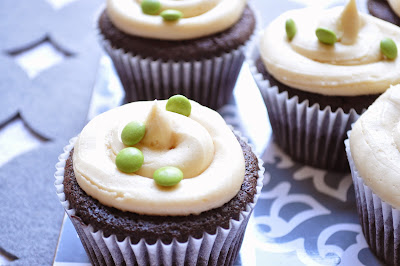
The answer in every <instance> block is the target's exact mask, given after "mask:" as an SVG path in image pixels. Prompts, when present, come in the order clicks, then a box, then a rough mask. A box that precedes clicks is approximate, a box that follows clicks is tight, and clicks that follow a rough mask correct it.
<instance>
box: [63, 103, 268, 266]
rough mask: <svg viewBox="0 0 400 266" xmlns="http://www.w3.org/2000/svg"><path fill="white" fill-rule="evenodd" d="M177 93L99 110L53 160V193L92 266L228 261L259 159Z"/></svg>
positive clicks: (216, 118) (251, 197) (212, 115)
mask: <svg viewBox="0 0 400 266" xmlns="http://www.w3.org/2000/svg"><path fill="white" fill-rule="evenodd" d="M182 99H186V98H184V97H183V96H179V99H178V100H177V101H176V98H175V97H173V98H171V99H170V100H168V101H155V102H152V101H142V102H134V103H130V104H126V105H123V106H121V107H118V108H116V109H113V110H110V111H108V112H105V113H103V114H101V115H99V116H97V117H96V118H94V119H93V120H92V121H90V122H89V123H88V124H87V126H86V127H85V128H84V129H83V130H82V132H81V133H80V135H79V137H77V138H75V139H73V140H72V141H71V143H70V145H68V146H67V147H66V148H65V149H64V153H63V154H62V155H61V156H60V162H59V163H58V164H57V165H56V168H57V172H56V174H55V177H56V182H55V184H56V187H57V194H58V196H59V198H60V201H61V202H62V205H63V206H64V208H65V210H66V212H67V214H68V215H69V217H70V219H71V221H72V223H73V224H74V226H75V228H76V231H77V232H78V235H79V237H80V239H81V241H82V244H83V246H84V247H85V250H86V251H87V253H88V256H89V258H90V260H91V262H92V263H93V264H94V265H98V264H101V265H103V264H107V265H109V264H116V265H125V264H127V265H137V264H138V265H198V264H201V265H203V264H204V265H208V264H210V265H232V264H233V262H234V261H235V259H236V257H237V254H238V252H239V249H240V246H241V243H242V240H243V235H244V232H245V228H246V225H247V222H248V219H249V216H250V214H251V212H252V210H253V208H254V205H255V203H256V201H257V198H258V195H259V193H260V190H261V187H262V179H263V170H260V169H263V168H262V163H261V161H260V160H259V159H258V158H257V157H256V156H255V155H254V153H253V152H252V149H251V147H250V146H249V144H247V142H246V140H245V139H243V138H242V137H240V135H239V134H238V133H237V132H235V133H234V132H232V130H231V129H230V128H229V127H228V126H227V125H226V123H225V121H224V120H223V119H222V117H221V116H220V115H219V114H218V113H217V112H215V111H213V110H211V109H209V108H207V107H204V106H201V105H199V104H198V103H196V102H194V101H190V102H189V101H188V100H187V99H186V100H182ZM181 100H182V101H181ZM167 110H168V111H167Z"/></svg>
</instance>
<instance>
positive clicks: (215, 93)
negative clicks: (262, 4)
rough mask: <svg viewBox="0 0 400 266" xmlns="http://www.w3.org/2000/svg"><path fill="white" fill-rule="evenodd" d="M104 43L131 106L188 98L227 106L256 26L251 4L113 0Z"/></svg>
mask: <svg viewBox="0 0 400 266" xmlns="http://www.w3.org/2000/svg"><path fill="white" fill-rule="evenodd" d="M98 26H99V31H100V35H101V39H102V41H101V42H102V45H103V46H104V48H105V50H106V51H107V53H108V54H109V55H110V57H111V59H112V61H113V63H114V65H115V67H116V70H117V72H118V75H119V77H120V79H121V82H122V84H123V87H124V89H125V94H126V95H125V100H126V101H127V102H131V101H138V100H153V99H165V98H169V97H170V96H172V95H174V94H182V95H185V96H187V97H188V98H191V99H193V100H195V101H197V102H199V103H200V104H202V105H206V106H208V107H211V108H213V109H217V108H219V107H221V106H222V105H223V104H225V103H227V102H228V101H229V99H230V97H231V95H232V90H233V88H234V85H235V83H236V79H237V76H238V74H239V71H240V68H241V66H242V63H243V60H244V53H243V51H244V50H245V46H246V44H247V43H248V42H249V40H250V37H251V36H252V34H253V31H254V28H255V17H254V14H253V12H252V11H251V9H250V8H249V7H248V6H247V0H233V1H232V0H196V1H176V0H160V1H158V0H150V1H149V0H142V1H141V0H107V5H106V8H105V10H104V12H103V13H102V14H101V15H100V18H99V21H98Z"/></svg>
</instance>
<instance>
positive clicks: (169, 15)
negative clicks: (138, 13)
mask: <svg viewBox="0 0 400 266" xmlns="http://www.w3.org/2000/svg"><path fill="white" fill-rule="evenodd" d="M140 6H141V8H142V12H143V13H145V14H148V15H158V13H159V11H160V9H161V3H160V1H159V0H143V1H142V3H141V5H140ZM160 16H161V17H162V18H163V19H164V20H166V21H176V20H178V19H180V18H182V17H183V14H182V12H181V11H179V10H176V9H166V10H164V11H162V12H161V13H160Z"/></svg>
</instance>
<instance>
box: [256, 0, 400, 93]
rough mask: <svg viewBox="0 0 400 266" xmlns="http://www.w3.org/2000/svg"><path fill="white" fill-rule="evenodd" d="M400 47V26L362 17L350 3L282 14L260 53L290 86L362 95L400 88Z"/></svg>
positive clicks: (267, 32)
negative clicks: (343, 5)
mask: <svg viewBox="0 0 400 266" xmlns="http://www.w3.org/2000/svg"><path fill="white" fill-rule="evenodd" d="M285 27H286V29H287V32H286V31H285ZM388 38H389V39H388ZM382 41H384V42H386V43H388V42H390V43H389V44H384V46H387V47H386V48H388V49H389V52H390V53H389V54H388V53H387V51H386V50H385V49H383V50H382V48H381V46H382V45H381V42H382ZM399 43H400V29H399V28H398V27H397V26H395V25H393V24H391V23H388V22H385V21H383V20H380V19H377V18H375V17H372V16H370V15H367V14H361V13H359V12H358V10H357V6H356V1H355V0H350V1H349V3H348V4H347V5H346V6H345V7H335V8H332V9H327V10H323V9H319V8H305V9H298V10H292V11H288V12H286V13H284V14H282V15H281V16H279V17H278V18H277V19H275V20H274V21H273V22H272V23H271V24H270V25H269V26H268V27H267V28H266V29H265V31H264V35H263V37H262V39H261V43H260V53H261V57H262V60H263V63H264V65H265V66H266V68H267V70H268V72H269V73H270V74H271V75H272V76H274V77H275V78H276V79H277V80H279V81H280V82H282V83H283V84H285V85H288V86H291V87H294V88H297V89H301V90H304V91H308V92H312V93H318V94H324V95H335V96H357V95H368V94H378V93H382V92H384V91H385V90H386V89H387V88H388V87H389V86H390V85H391V84H398V83H400V59H399V58H398V57H396V56H393V55H394V54H396V55H397V45H396V44H399ZM384 48H385V47H384ZM395 52H396V53H395ZM389 57H390V58H391V59H389Z"/></svg>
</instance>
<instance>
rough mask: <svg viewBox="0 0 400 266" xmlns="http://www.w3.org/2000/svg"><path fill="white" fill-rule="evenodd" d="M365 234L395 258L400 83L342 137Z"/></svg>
mask: <svg viewBox="0 0 400 266" xmlns="http://www.w3.org/2000/svg"><path fill="white" fill-rule="evenodd" d="M346 151H347V155H348V159H349V163H350V168H351V173H352V176H353V182H354V188H355V192H356V201H357V207H358V208H357V209H358V213H359V216H360V221H361V225H362V228H363V232H364V236H365V239H366V240H367V242H368V244H369V246H370V248H371V249H372V250H373V251H374V252H375V253H376V255H377V256H378V257H380V258H381V259H383V260H384V261H385V262H386V263H387V264H390V265H398V264H399V261H400V224H399V221H400V190H399V188H400V179H399V173H400V168H399V162H400V85H396V86H393V87H391V88H390V89H388V90H387V91H386V92H385V93H384V94H382V95H381V96H380V97H379V98H378V99H377V100H376V101H375V102H374V103H373V104H372V105H371V106H370V107H369V108H368V110H367V111H366V112H365V113H364V114H362V115H361V117H360V118H359V119H358V121H357V122H356V123H355V124H354V126H353V129H352V130H351V133H350V136H349V140H346Z"/></svg>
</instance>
